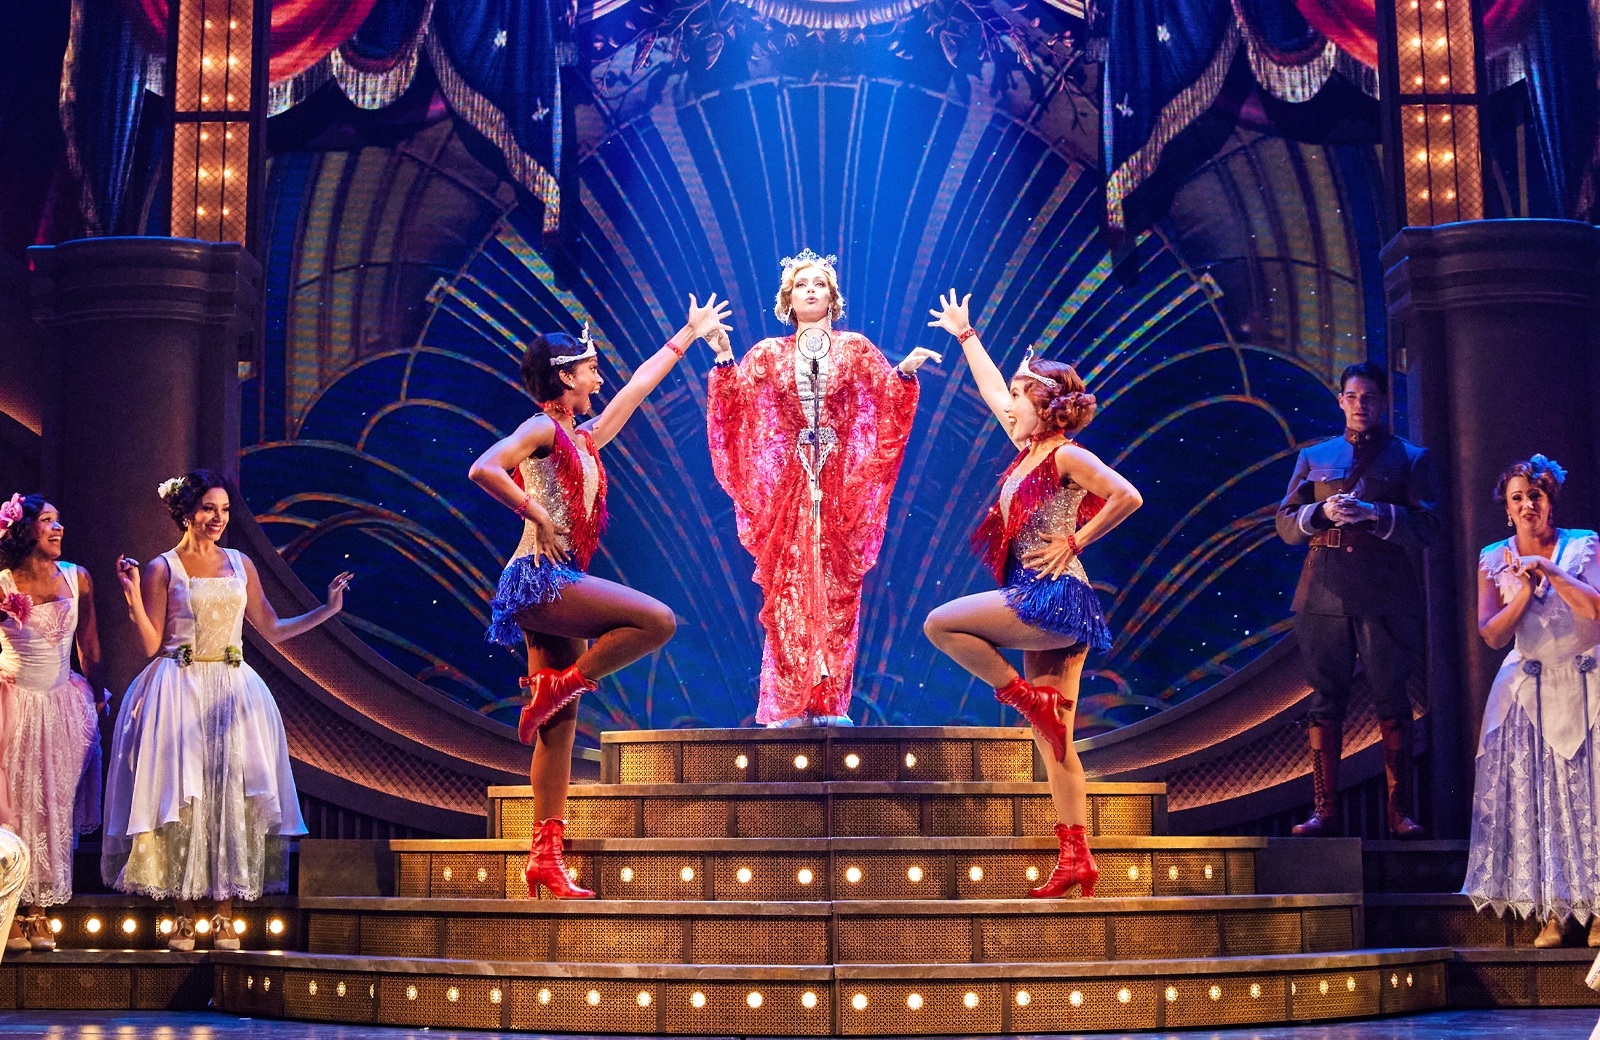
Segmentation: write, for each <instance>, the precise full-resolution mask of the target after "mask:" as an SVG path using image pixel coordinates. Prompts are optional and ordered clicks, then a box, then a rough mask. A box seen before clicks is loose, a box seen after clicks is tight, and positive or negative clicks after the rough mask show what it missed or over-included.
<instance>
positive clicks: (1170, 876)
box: [1167, 867, 1178, 881]
mask: <svg viewBox="0 0 1600 1040" xmlns="http://www.w3.org/2000/svg"><path fill="white" fill-rule="evenodd" d="M1167 880H1168V881H1176V880H1178V868H1177V867H1168V868H1167Z"/></svg>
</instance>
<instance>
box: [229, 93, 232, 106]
mask: <svg viewBox="0 0 1600 1040" xmlns="http://www.w3.org/2000/svg"><path fill="white" fill-rule="evenodd" d="M228 104H230V105H231V104H233V95H232V94H229V95H228Z"/></svg>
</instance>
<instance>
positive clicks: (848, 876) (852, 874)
mask: <svg viewBox="0 0 1600 1040" xmlns="http://www.w3.org/2000/svg"><path fill="white" fill-rule="evenodd" d="M844 879H845V880H846V881H848V882H850V883H851V884H852V885H853V884H855V883H856V882H858V881H860V880H861V868H860V867H850V868H849V869H848V870H846V871H845V872H844Z"/></svg>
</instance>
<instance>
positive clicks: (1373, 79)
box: [1333, 50, 1379, 99]
mask: <svg viewBox="0 0 1600 1040" xmlns="http://www.w3.org/2000/svg"><path fill="white" fill-rule="evenodd" d="M1333 71H1335V72H1337V73H1338V74H1339V75H1341V76H1343V77H1344V78H1345V79H1347V80H1349V81H1350V82H1351V83H1354V84H1355V85H1356V86H1357V87H1359V88H1360V90H1361V93H1363V94H1365V95H1367V97H1369V98H1374V99H1377V98H1378V93H1379V91H1378V70H1377V69H1375V68H1373V67H1372V66H1371V65H1363V64H1362V63H1361V62H1360V61H1359V60H1357V59H1355V58H1352V57H1351V56H1350V55H1349V54H1346V53H1345V52H1344V51H1342V50H1341V51H1339V53H1338V54H1337V55H1336V56H1335V57H1334V59H1333Z"/></svg>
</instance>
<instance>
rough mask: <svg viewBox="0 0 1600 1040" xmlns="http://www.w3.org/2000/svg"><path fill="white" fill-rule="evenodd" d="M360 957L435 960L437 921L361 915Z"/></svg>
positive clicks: (409, 917)
mask: <svg viewBox="0 0 1600 1040" xmlns="http://www.w3.org/2000/svg"><path fill="white" fill-rule="evenodd" d="M361 955H362V956H363V957H437V956H439V918H437V917H411V916H406V917H387V916H383V915H380V914H362V915H361Z"/></svg>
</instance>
